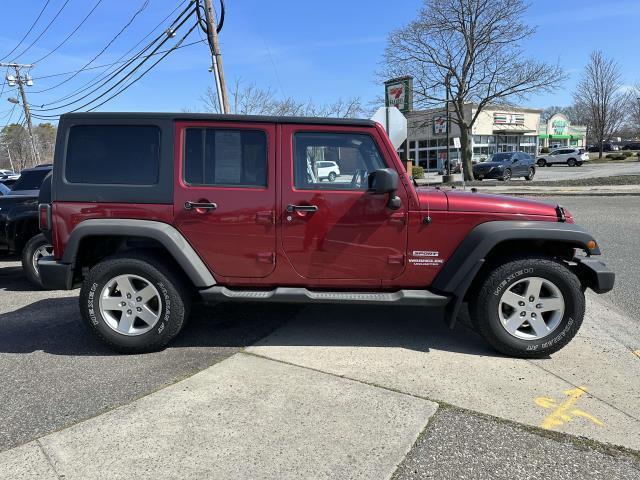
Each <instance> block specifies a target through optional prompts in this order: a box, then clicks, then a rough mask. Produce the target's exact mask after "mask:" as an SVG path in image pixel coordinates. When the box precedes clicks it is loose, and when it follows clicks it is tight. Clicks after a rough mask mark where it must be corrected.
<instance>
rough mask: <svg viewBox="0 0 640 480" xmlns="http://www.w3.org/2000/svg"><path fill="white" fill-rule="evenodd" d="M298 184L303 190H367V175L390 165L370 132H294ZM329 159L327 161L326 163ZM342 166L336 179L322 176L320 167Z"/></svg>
mask: <svg viewBox="0 0 640 480" xmlns="http://www.w3.org/2000/svg"><path fill="white" fill-rule="evenodd" d="M293 144H294V148H293V155H294V159H295V161H294V164H293V171H294V175H295V186H296V188H298V189H302V190H309V189H312V190H317V189H321V190H364V189H366V188H367V187H368V179H367V176H368V174H369V173H370V172H373V171H374V170H377V169H379V168H386V165H385V163H384V160H383V158H382V155H380V152H379V150H378V147H377V146H376V144H375V142H374V141H373V139H372V138H371V137H370V136H369V135H365V134H359V133H328V132H327V133H319V132H305V133H296V134H295V135H294V141H293ZM325 163H326V165H325ZM334 164H335V165H337V166H338V168H339V170H340V175H336V177H335V179H334V180H332V181H328V180H325V179H323V178H320V176H319V175H318V169H319V168H324V167H333V166H334Z"/></svg>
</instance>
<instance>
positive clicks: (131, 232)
mask: <svg viewBox="0 0 640 480" xmlns="http://www.w3.org/2000/svg"><path fill="white" fill-rule="evenodd" d="M107 235H108V236H123V237H142V238H149V239H152V240H155V241H157V242H159V243H160V244H161V245H162V246H163V247H165V248H166V249H167V251H168V252H169V254H171V255H172V256H173V258H174V260H175V261H176V262H177V264H178V265H180V267H182V269H183V270H184V272H185V273H186V275H187V277H189V279H190V280H191V282H193V284H194V285H195V286H196V287H197V288H207V287H211V286H213V285H215V284H216V281H215V279H214V278H213V275H212V274H211V272H210V271H209V269H208V268H207V266H206V265H205V264H204V262H203V261H202V259H201V258H200V257H199V256H198V254H197V253H196V252H195V250H194V249H193V247H192V246H191V245H190V244H189V242H187V240H186V239H185V238H184V237H183V236H182V234H181V233H180V232H179V231H178V230H176V228H175V227H173V226H171V225H169V224H167V223H163V222H158V221H154V220H122V219H91V220H85V221H83V222H80V223H79V224H78V225H77V226H76V227H75V228H74V229H73V232H72V233H71V235H70V237H69V241H68V242H67V245H66V248H65V250H64V253H63V255H62V258H61V259H60V263H63V264H67V265H72V266H75V263H76V256H77V253H78V249H79V247H80V243H81V241H82V240H84V239H86V238H88V237H94V236H107Z"/></svg>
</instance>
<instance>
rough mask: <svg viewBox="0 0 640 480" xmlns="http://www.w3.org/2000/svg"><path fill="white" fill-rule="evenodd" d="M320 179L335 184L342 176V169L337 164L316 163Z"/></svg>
mask: <svg viewBox="0 0 640 480" xmlns="http://www.w3.org/2000/svg"><path fill="white" fill-rule="evenodd" d="M316 167H317V169H318V178H319V179H320V180H329V181H330V182H334V181H335V180H336V178H337V177H339V176H340V168H339V167H338V164H337V163H336V162H328V161H320V162H317V163H316Z"/></svg>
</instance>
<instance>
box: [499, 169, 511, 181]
mask: <svg viewBox="0 0 640 480" xmlns="http://www.w3.org/2000/svg"><path fill="white" fill-rule="evenodd" d="M500 180H502V181H503V182H508V181H509V180H511V169H510V168H507V169H506V170H505V171H504V173H503V174H502V177H501V178H500Z"/></svg>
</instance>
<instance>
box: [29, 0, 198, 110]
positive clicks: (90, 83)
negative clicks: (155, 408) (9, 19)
mask: <svg viewBox="0 0 640 480" xmlns="http://www.w3.org/2000/svg"><path fill="white" fill-rule="evenodd" d="M184 3H185V0H183V1H182V2H180V3H179V4H178V6H177V7H176V8H174V9H173V10H172V11H171V12H170V13H169V14H168V15H167V16H166V17H164V18H163V19H162V20H161V21H160V22H159V23H158V25H156V26H155V27H154V28H153V29H152V30H151V31H150V32H149V33H147V34H146V35H145V36H144V37H142V39H141V40H140V41H139V42H138V43H136V44H135V45H134V46H133V47H131V48H130V49H129V50H127V51H126V52H125V53H123V54H122V55H121V56H120V57H119V58H118V59H117V60H116V61H115V62H113V63H110V64H107V65H103V67H109V68H107V69H106V70H105V71H104V72H102V73H99V74H98V75H96V76H95V77H93V78H92V79H91V80H89V81H88V82H85V83H83V84H82V85H80V86H79V87H78V88H77V89H75V90H73V91H72V92H71V93H69V94H67V95H65V96H63V97H62V98H59V99H58V100H55V101H53V102H48V103H45V104H42V105H41V106H40V107H45V106H48V105H54V104H56V103H62V102H64V101H65V100H68V99H70V98H73V97H74V96H76V95H78V94H80V93H82V92H83V91H86V90H87V89H89V88H91V87H93V86H95V85H97V84H98V83H100V82H102V81H103V80H104V79H105V78H107V77H108V76H109V71H110V70H111V67H112V66H114V65H118V64H122V63H129V62H131V61H132V60H135V59H136V58H138V57H139V56H140V55H141V54H142V53H144V52H145V51H146V50H147V49H148V48H149V46H147V47H145V48H144V49H143V50H142V51H141V52H138V53H137V54H136V55H134V56H133V57H131V58H129V59H126V60H122V59H123V58H125V57H126V56H127V55H129V54H130V53H131V52H132V51H133V50H135V49H136V48H138V46H139V45H140V44H141V43H142V42H144V41H145V40H146V39H147V38H149V37H150V36H151V35H152V34H153V32H155V31H156V30H157V29H158V28H159V27H160V26H162V24H164V22H166V21H167V19H168V18H170V17H171V16H172V15H173V14H174V13H175V12H176V10H178V9H179V8H180V7H181V6H182V5H184ZM188 9H189V6H187V8H185V9H184V10H183V11H182V12H181V13H180V15H179V16H178V17H180V16H181V15H183V14H184V13H185V12H186V11H187V10H188ZM161 36H162V35H160V36H158V37H156V38H155V39H154V40H153V41H152V42H151V43H153V42H155V41H157V40H158V38H160V37H161ZM86 70H89V69H88V68H87V69H86ZM40 78H44V77H40ZM41 92H42V90H40V91H35V92H33V93H41Z"/></svg>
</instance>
